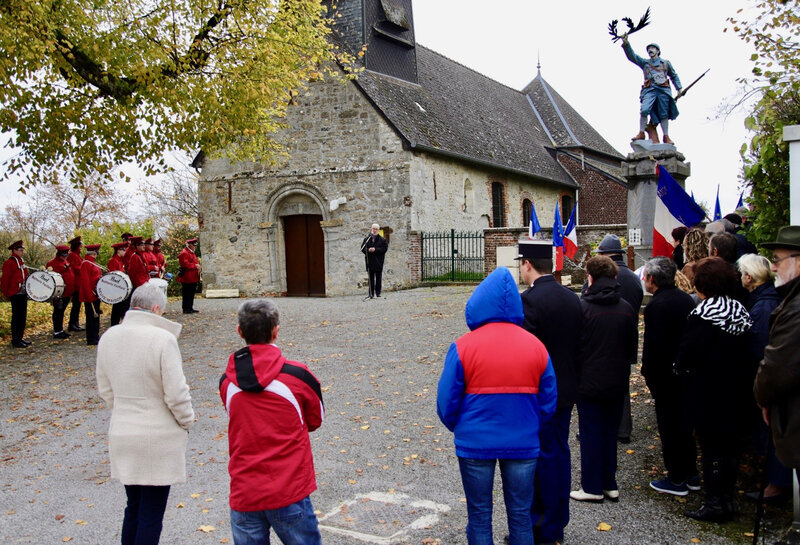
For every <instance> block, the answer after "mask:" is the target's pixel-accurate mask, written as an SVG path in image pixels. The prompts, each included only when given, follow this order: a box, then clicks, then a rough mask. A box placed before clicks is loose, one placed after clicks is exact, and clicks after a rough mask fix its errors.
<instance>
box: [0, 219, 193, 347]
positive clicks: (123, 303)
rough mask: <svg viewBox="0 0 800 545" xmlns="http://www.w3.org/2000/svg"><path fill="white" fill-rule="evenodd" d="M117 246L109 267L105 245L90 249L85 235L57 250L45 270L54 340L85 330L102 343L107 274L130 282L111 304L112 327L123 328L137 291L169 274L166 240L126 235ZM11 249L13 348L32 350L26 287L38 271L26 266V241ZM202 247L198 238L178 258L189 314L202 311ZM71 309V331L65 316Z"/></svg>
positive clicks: (8, 280)
mask: <svg viewBox="0 0 800 545" xmlns="http://www.w3.org/2000/svg"><path fill="white" fill-rule="evenodd" d="M111 247H112V249H113V251H114V253H113V255H112V256H111V258H110V259H109V260H108V263H107V264H106V266H103V265H101V264H100V263H98V262H97V256H98V254H99V251H100V248H101V245H100V244H86V245H84V243H83V241H82V240H81V237H80V236H76V237H75V238H73V239H72V240H70V241H69V242H68V243H67V244H63V245H58V246H56V247H55V256H54V257H53V259H51V260H50V261H48V262H47V264H46V265H45V269H44V271H45V272H46V273H47V274H49V275H50V277H51V278H49V279H47V280H46V282H45V283H44V285H45V286H46V287H45V290H47V289H48V287H49V289H50V290H51V291H46V292H45V293H44V299H42V300H43V301H47V302H49V303H50V304H51V305H52V307H53V338H54V339H68V338H69V337H70V336H71V333H73V332H81V331H85V335H86V344H88V345H96V344H97V343H98V342H99V340H100V314H101V313H102V310H101V308H100V301H101V296H100V294H98V282H99V281H100V279H101V277H103V276H104V273H115V274H118V275H121V277H123V278H124V280H123V281H120V282H121V284H122V285H126V286H127V290H125V288H123V290H124V291H125V292H126V293H124V294H123V295H122V296H121V297H119V299H120V300H119V301H116V300H115V301H113V303H110V304H112V307H111V325H112V326H115V325H117V324H119V323H120V322H121V321H122V318H123V317H124V316H125V314H126V312H127V311H128V309H129V308H130V304H131V302H130V296H131V294H132V293H133V290H135V289H136V288H138V287H139V286H141V285H143V284H145V283H147V282H149V281H150V280H151V279H154V278H158V279H164V278H165V277H168V276H169V275H168V274H167V267H166V258H165V256H164V254H163V253H161V239H155V240H153V239H152V238H143V237H139V236H133V235H132V234H131V233H124V234H123V235H122V241H121V242H117V243H114V244H112V245H111ZM8 249H9V250H10V251H11V255H10V256H9V258H8V259H7V260H6V261H5V262H4V263H3V268H2V274H1V275H0V291H2V293H3V295H5V296H6V297H7V298H8V299H9V301H11V346H12V347H14V348H27V347H28V346H30V345H31V344H32V343H31V341H28V340H26V339H25V338H24V334H25V326H26V322H27V305H28V299H29V294H28V293H27V288H26V286H27V283H28V280H29V277H30V275H31V271H32V270H33V271H35V272H36V270H35V269H31V268H30V267H28V266H26V265H25V259H24V254H25V245H24V244H23V242H22V241H21V240H17V241H16V242H14V243H12V244H11V245H10V246H9V247H8ZM196 249H197V239H196V238H191V239H189V240H187V241H186V247H185V248H184V249H183V250H182V251H181V253H180V255H179V256H178V262H179V267H180V272H179V273H178V282H180V283H181V290H182V299H183V305H182V306H183V312H184V314H190V313H194V312H198V311H197V310H196V309H195V308H194V294H195V291H196V287H197V283H198V282H199V281H200V271H201V266H200V260H199V259H198V257H197V255H196V254H195V250H196ZM82 250H83V252H82ZM34 287H39V286H38V285H36V286H34ZM37 300H39V299H37ZM70 305H71V308H70V311H69V318H68V321H67V327H66V329H65V328H64V317H65V316H66V311H67V307H68V306H70ZM81 307H83V309H84V316H85V326H81V324H80V314H81Z"/></svg>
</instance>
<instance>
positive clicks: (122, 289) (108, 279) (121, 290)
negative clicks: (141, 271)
mask: <svg viewBox="0 0 800 545" xmlns="http://www.w3.org/2000/svg"><path fill="white" fill-rule="evenodd" d="M132 291H133V284H132V283H131V278H130V277H129V276H128V275H127V274H125V273H124V272H122V271H111V272H107V273H106V274H104V275H103V276H101V277H100V280H98V281H97V297H99V298H100V300H101V301H102V302H104V303H108V304H109V305H116V304H117V303H121V302H123V301H124V300H125V299H127V298H128V297H129V296H130V294H131V292H132Z"/></svg>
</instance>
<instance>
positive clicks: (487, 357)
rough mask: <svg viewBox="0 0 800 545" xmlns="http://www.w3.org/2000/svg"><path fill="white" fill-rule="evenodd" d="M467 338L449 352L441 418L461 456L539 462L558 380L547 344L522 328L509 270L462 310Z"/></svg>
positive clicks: (491, 277)
mask: <svg viewBox="0 0 800 545" xmlns="http://www.w3.org/2000/svg"><path fill="white" fill-rule="evenodd" d="M465 316H466V320H467V325H468V326H469V328H470V330H471V331H470V332H469V333H467V334H466V335H464V336H462V337H460V338H459V339H458V340H456V342H454V343H453V344H452V345H451V346H450V350H449V351H448V352H447V358H446V359H445V363H444V369H443V371H442V376H441V378H440V379H439V390H438V396H437V407H436V408H437V413H438V414H439V418H440V419H441V421H442V423H444V425H445V426H447V429H449V430H450V431H452V432H454V433H455V444H456V454H457V455H458V456H459V457H462V458H479V459H494V458H505V459H530V458H537V457H538V456H539V425H540V423H541V422H543V421H545V420H546V419H548V418H550V416H552V414H553V413H554V412H555V408H556V377H555V373H554V371H553V364H552V362H551V361H550V357H549V356H548V354H547V350H546V349H545V347H544V345H543V344H542V343H541V341H539V339H537V338H536V337H535V336H534V335H532V334H530V333H528V332H527V331H525V330H524V329H522V327H520V324H522V320H523V314H522V299H521V297H520V294H519V289H518V287H517V283H516V282H515V281H514V279H513V277H512V276H511V273H510V272H509V271H508V269H506V268H504V267H501V268H498V269H497V270H495V271H494V272H492V273H491V274H490V275H489V276H487V277H486V279H484V281H483V282H481V284H480V285H479V286H478V287H477V288H476V289H475V292H474V293H473V294H472V296H471V297H470V298H469V301H467V307H466V310H465Z"/></svg>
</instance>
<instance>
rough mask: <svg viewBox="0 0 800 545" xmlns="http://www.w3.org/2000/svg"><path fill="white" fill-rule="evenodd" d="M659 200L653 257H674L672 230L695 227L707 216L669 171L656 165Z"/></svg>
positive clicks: (654, 229)
mask: <svg viewBox="0 0 800 545" xmlns="http://www.w3.org/2000/svg"><path fill="white" fill-rule="evenodd" d="M656 172H657V173H658V193H657V196H658V198H657V199H656V217H655V221H654V222H653V257H655V256H661V255H663V256H667V257H671V256H672V251H673V248H672V244H671V241H672V230H673V229H675V228H676V227H680V226H681V225H684V226H686V227H694V226H695V225H697V224H698V223H700V222H701V221H703V219H704V218H705V216H706V214H705V212H703V209H702V208H700V207H699V206H698V205H697V203H695V202H694V200H692V198H691V197H690V196H689V195H688V194H687V193H686V191H684V189H683V188H682V187H681V186H680V184H678V182H676V181H675V178H673V177H672V176H671V175H670V173H669V172H667V169H665V168H664V167H662V166H660V165H656Z"/></svg>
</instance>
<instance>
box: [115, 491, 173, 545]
mask: <svg viewBox="0 0 800 545" xmlns="http://www.w3.org/2000/svg"><path fill="white" fill-rule="evenodd" d="M125 494H126V495H127V496H128V504H127V505H126V506H125V518H124V519H123V520H122V536H121V537H122V545H158V540H159V538H160V537H161V528H162V525H163V521H164V511H165V510H166V508H167V498H168V497H169V486H142V485H138V484H137V485H131V484H126V485H125Z"/></svg>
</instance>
